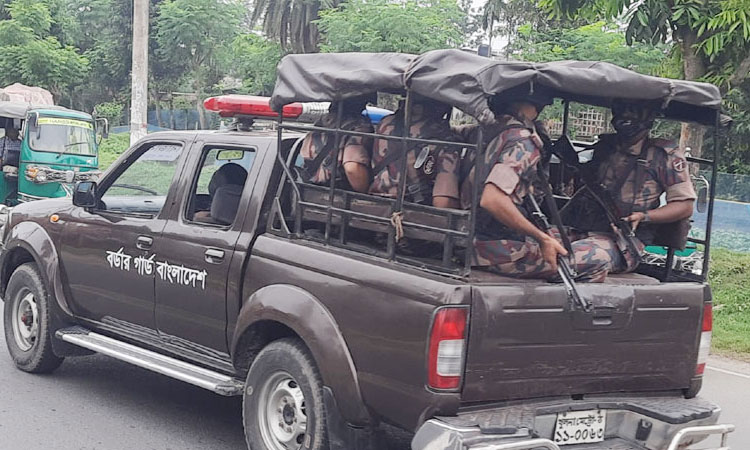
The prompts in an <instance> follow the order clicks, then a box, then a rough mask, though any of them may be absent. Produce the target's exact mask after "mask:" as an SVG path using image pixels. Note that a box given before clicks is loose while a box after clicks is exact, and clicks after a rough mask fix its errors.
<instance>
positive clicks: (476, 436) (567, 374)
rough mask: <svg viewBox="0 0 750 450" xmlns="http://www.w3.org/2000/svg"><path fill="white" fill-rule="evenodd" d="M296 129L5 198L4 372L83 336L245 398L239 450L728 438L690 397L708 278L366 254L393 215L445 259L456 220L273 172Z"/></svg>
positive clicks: (243, 137) (172, 148)
mask: <svg viewBox="0 0 750 450" xmlns="http://www.w3.org/2000/svg"><path fill="white" fill-rule="evenodd" d="M240 128H244V127H240ZM281 128H284V127H281ZM281 128H280V130H281ZM288 128H293V127H288ZM302 136H303V135H301V134H299V133H294V132H289V130H288V129H285V130H283V133H282V132H281V131H279V133H276V132H267V131H237V130H234V131H224V132H165V133H156V134H152V135H150V136H148V137H147V138H146V139H144V140H141V141H140V142H138V143H137V144H136V145H135V146H134V147H132V148H131V149H129V150H128V151H127V152H126V153H125V154H123V155H122V156H121V157H120V159H118V161H117V162H116V163H115V164H114V165H113V166H112V167H111V168H110V169H109V170H107V172H106V173H105V174H104V175H103V177H102V178H101V180H100V181H99V182H98V183H92V182H87V183H80V184H79V185H78V186H77V187H76V190H75V192H74V197H73V202H72V203H71V201H70V199H52V200H44V201H38V202H33V203H27V204H22V205H20V206H18V207H16V208H14V209H13V210H12V211H11V212H10V213H9V214H8V215H7V217H6V218H5V223H4V225H3V228H2V243H3V250H2V253H1V255H0V286H1V289H2V296H3V298H4V300H5V308H4V323H5V333H6V338H7V342H8V347H9V351H10V355H11V357H12V358H13V360H14V362H15V364H16V365H17V367H18V368H19V369H21V370H23V371H26V372H32V373H42V372H51V371H53V370H54V369H56V368H57V367H58V366H59V365H60V364H61V363H62V362H63V358H64V357H68V356H76V355H83V354H87V353H88V352H91V351H93V352H99V353H102V354H105V355H109V356H112V357H114V358H118V359H121V360H124V361H127V362H129V363H132V364H135V365H137V366H141V367H144V368H146V369H149V370H152V371H155V372H158V373H161V374H164V375H167V376H170V377H173V378H175V379H178V380H181V381H185V382H188V383H192V384H194V385H196V386H200V387H203V388H206V389H209V390H212V391H214V392H216V393H218V394H221V395H227V396H235V395H236V396H243V399H244V424H245V434H246V437H247V443H248V446H249V448H251V449H253V450H283V449H314V450H323V449H329V448H330V449H360V448H363V449H364V448H367V449H370V448H374V449H377V448H382V447H381V444H379V439H378V433H376V432H375V431H376V430H377V427H378V425H379V424H380V423H388V424H391V425H395V426H397V427H400V428H403V429H405V430H408V431H411V432H415V433H416V434H415V437H414V440H413V443H412V448H413V449H415V450H443V449H450V450H464V449H485V450H488V449H496V450H500V449H529V450H530V449H535V448H541V449H559V448H562V449H565V450H574V449H575V450H578V449H604V448H606V449H633V450H643V449H650V450H657V449H667V448H669V449H670V450H672V449H677V448H687V445H690V444H691V443H692V442H694V441H696V440H699V439H702V438H704V437H705V436H706V435H708V434H713V433H724V434H726V433H727V432H729V431H731V426H716V425H715V424H716V423H717V421H718V417H719V413H720V409H719V407H718V406H716V405H715V404H713V403H711V402H709V401H707V400H703V399H701V398H698V397H696V394H697V392H698V390H699V389H700V384H701V377H702V372H703V366H704V364H705V356H706V353H707V348H706V346H707V345H708V343H709V342H710V331H711V291H710V288H709V287H708V285H707V284H706V283H704V282H701V281H695V280H693V281H691V280H690V279H687V278H685V279H677V278H675V277H676V275H675V274H672V277H671V278H669V279H664V280H662V279H659V278H657V277H655V276H650V275H645V274H629V275H619V276H616V275H615V276H610V277H609V278H608V280H607V282H605V283H601V284H582V283H579V284H577V289H578V291H579V293H580V295H581V296H583V297H585V298H586V299H588V300H589V301H590V302H591V303H592V306H593V309H592V310H591V311H584V310H582V309H581V308H578V307H577V306H576V305H575V304H574V303H573V302H571V301H570V299H569V296H568V295H567V293H566V289H565V287H564V286H563V285H562V284H554V283H547V282H542V281H532V280H526V281H519V280H517V279H512V278H507V277H503V276H500V275H495V274H490V273H487V272H481V271H476V270H473V271H469V272H465V271H458V272H457V271H455V270H442V269H441V268H440V267H438V266H440V262H441V261H440V258H438V263H434V264H433V262H431V261H427V260H424V259H422V260H420V259H418V258H416V257H412V258H407V257H399V256H398V249H395V248H394V247H397V246H394V245H390V244H388V243H386V244H384V246H385V247H386V250H384V251H383V252H380V251H377V250H376V249H375V247H377V246H376V245H371V246H368V245H367V242H368V241H369V238H368V239H364V240H363V239H362V236H363V235H364V236H369V237H370V238H372V239H371V240H372V241H374V242H380V241H381V239H380V238H384V239H382V240H383V241H387V240H388V239H387V238H388V236H389V233H391V234H390V236H391V237H392V233H395V230H394V228H395V226H394V225H393V224H392V223H390V219H388V218H389V217H391V213H392V212H393V208H394V207H398V208H400V209H401V211H402V214H403V224H402V225H401V227H402V228H403V230H402V232H403V233H404V236H405V238H406V239H409V238H410V237H414V236H416V237H419V238H422V239H426V240H432V241H440V242H442V243H443V244H445V243H446V242H449V241H450V242H451V243H452V245H450V246H448V247H450V250H451V251H452V252H454V253H455V254H457V253H460V249H461V248H462V246H465V245H467V244H466V241H465V237H466V233H467V231H466V227H467V226H468V225H467V224H469V223H470V220H469V219H468V218H469V216H470V212H469V211H458V210H438V209H437V208H432V207H429V206H421V205H410V204H398V203H399V202H398V201H397V200H394V199H388V198H375V197H372V196H369V195H365V194H355V193H352V192H347V191H342V190H339V189H335V190H332V191H333V192H334V195H333V196H330V195H329V193H330V192H331V191H329V189H328V188H327V187H321V186H313V185H310V184H308V183H304V182H302V181H300V180H297V179H293V178H290V176H291V177H294V172H293V169H294V167H295V165H296V164H297V159H298V158H297V155H298V153H299V146H300V141H301V139H302ZM281 162H284V164H281ZM290 169H291V170H290ZM384 218H385V219H384ZM349 227H351V228H353V230H349V231H357V232H358V233H359V235H358V237H357V236H356V235H357V233H354V234H353V235H352V236H354V237H351V238H348V237H347V233H346V232H345V229H347V228H349ZM367 233H370V234H367ZM373 236H374V237H373ZM378 236H380V238H379V237H378ZM436 236H437V237H436ZM446 236H449V237H448V238H446ZM388 242H391V241H388ZM388 253H390V257H389V256H388ZM455 254H454V255H451V256H449V257H446V258H443V261H448V262H449V263H450V262H452V261H453V260H454V256H455ZM384 255H385V256H384ZM699 350H700V351H699ZM703 350H706V353H704V352H703ZM678 445H681V446H680V447H678Z"/></svg>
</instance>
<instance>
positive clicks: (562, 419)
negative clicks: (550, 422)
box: [554, 410, 607, 445]
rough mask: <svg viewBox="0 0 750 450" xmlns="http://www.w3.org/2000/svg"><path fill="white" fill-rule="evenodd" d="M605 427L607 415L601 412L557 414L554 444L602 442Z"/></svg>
mask: <svg viewBox="0 0 750 450" xmlns="http://www.w3.org/2000/svg"><path fill="white" fill-rule="evenodd" d="M606 425H607V414H606V413H605V412H603V411H601V410H591V411H569V412H564V413H558V414H557V420H556V421H555V436H554V437H555V439H554V441H555V444H559V445H569V444H588V443H591V442H602V441H603V440H604V429H605V427H606Z"/></svg>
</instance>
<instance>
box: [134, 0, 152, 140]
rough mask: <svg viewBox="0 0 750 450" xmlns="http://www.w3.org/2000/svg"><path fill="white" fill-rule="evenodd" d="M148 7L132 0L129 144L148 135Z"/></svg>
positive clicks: (142, 1)
mask: <svg viewBox="0 0 750 450" xmlns="http://www.w3.org/2000/svg"><path fill="white" fill-rule="evenodd" d="M148 7H149V0H133V65H132V69H131V72H132V74H131V78H132V83H131V88H130V91H131V97H130V144H131V145H132V144H134V143H135V142H136V141H137V140H138V139H140V138H142V137H144V136H146V134H147V133H148V124H147V117H146V113H147V108H148Z"/></svg>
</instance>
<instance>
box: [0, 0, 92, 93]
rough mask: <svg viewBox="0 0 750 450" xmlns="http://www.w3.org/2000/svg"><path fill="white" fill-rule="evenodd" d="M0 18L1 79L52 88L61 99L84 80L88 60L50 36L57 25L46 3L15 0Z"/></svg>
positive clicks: (74, 49)
mask: <svg viewBox="0 0 750 450" xmlns="http://www.w3.org/2000/svg"><path fill="white" fill-rule="evenodd" d="M5 12H6V14H7V17H8V18H7V19H6V20H1V21H0V54H2V55H3V57H2V58H0V82H1V83H2V84H11V83H15V82H20V83H24V84H28V85H33V86H41V87H44V88H46V89H49V90H50V91H51V92H52V94H53V95H54V96H55V99H56V100H58V101H59V100H60V99H61V98H62V97H63V96H64V94H66V93H68V92H69V90H70V89H71V88H73V87H74V86H76V85H78V84H80V83H81V80H82V79H83V78H84V77H85V75H86V72H87V69H88V60H87V59H86V58H85V57H83V56H82V55H81V54H80V53H79V52H78V50H77V49H76V48H74V47H72V46H70V45H63V44H61V43H60V41H59V40H58V39H57V38H56V37H55V36H51V35H50V30H51V29H52V27H53V25H54V21H53V17H52V13H51V11H50V9H49V6H48V4H47V3H46V2H38V1H34V0H13V1H12V2H10V3H8V4H6V5H5Z"/></svg>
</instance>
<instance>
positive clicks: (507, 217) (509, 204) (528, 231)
mask: <svg viewBox="0 0 750 450" xmlns="http://www.w3.org/2000/svg"><path fill="white" fill-rule="evenodd" d="M479 204H480V206H481V207H482V208H484V209H485V210H487V211H488V212H489V213H490V214H492V217H494V218H495V219H496V220H498V221H500V222H502V223H503V224H505V225H506V226H508V227H510V228H512V229H514V230H516V231H519V232H521V233H523V234H525V235H527V236H530V237H531V238H533V239H534V240H536V241H537V242H538V243H539V246H540V247H541V250H542V256H543V257H544V260H545V261H546V262H547V263H548V264H549V265H551V266H552V268H553V269H554V270H557V255H558V254H559V255H563V256H564V255H567V254H568V252H567V250H565V248H564V247H563V246H562V245H561V244H560V243H559V242H557V239H555V238H553V237H552V236H550V235H549V234H547V233H545V232H544V231H542V230H540V229H539V228H537V227H536V226H535V225H534V224H533V223H531V222H530V221H529V220H528V219H527V218H526V217H524V215H523V214H521V212H520V211H519V210H518V208H517V207H516V204H515V203H513V200H512V199H511V198H510V196H509V195H508V194H506V193H505V192H503V191H502V190H501V189H500V188H498V187H497V186H495V185H494V184H492V183H487V184H485V185H484V190H483V191H482V198H481V199H480V203H479Z"/></svg>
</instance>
